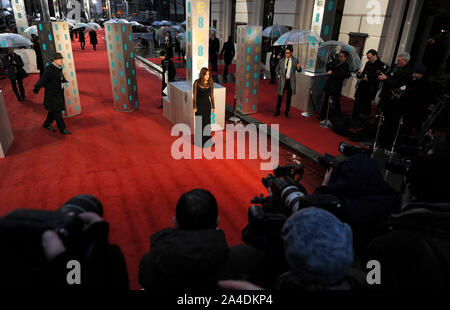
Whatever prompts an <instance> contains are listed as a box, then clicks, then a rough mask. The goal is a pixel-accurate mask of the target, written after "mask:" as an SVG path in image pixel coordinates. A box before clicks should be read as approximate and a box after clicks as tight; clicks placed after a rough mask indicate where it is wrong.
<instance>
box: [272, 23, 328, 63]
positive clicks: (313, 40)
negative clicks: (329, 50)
mask: <svg viewBox="0 0 450 310" xmlns="http://www.w3.org/2000/svg"><path fill="white" fill-rule="evenodd" d="M322 42H323V40H322V38H321V37H320V36H318V35H317V34H315V33H314V32H312V31H311V30H299V29H293V30H291V31H289V32H286V33H285V34H283V35H282V36H281V37H279V38H278V39H277V40H276V41H275V43H274V44H273V45H297V55H298V57H299V59H300V45H307V44H311V45H312V46H316V44H317V45H319V44H320V43H322ZM305 61H306V59H305Z"/></svg>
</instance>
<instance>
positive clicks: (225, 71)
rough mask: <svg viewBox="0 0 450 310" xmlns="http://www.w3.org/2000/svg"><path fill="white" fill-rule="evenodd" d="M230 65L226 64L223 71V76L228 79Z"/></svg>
mask: <svg viewBox="0 0 450 310" xmlns="http://www.w3.org/2000/svg"><path fill="white" fill-rule="evenodd" d="M229 65H230V64H229V63H228V62H225V70H224V71H223V76H224V77H226V76H227V75H228V66H229Z"/></svg>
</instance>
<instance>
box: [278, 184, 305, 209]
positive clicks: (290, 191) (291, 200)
mask: <svg viewBox="0 0 450 310" xmlns="http://www.w3.org/2000/svg"><path fill="white" fill-rule="evenodd" d="M304 196H305V194H304V193H302V192H301V191H300V190H299V189H298V187H296V186H293V185H290V186H286V187H285V188H284V189H283V191H282V192H281V201H283V202H284V205H285V206H286V208H287V209H288V210H290V211H291V213H295V212H297V211H298V210H299V208H300V199H301V198H302V197H304Z"/></svg>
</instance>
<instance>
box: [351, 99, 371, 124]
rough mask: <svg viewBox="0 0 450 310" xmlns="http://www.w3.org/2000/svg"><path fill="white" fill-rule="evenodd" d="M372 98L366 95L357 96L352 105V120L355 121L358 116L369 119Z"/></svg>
mask: <svg viewBox="0 0 450 310" xmlns="http://www.w3.org/2000/svg"><path fill="white" fill-rule="evenodd" d="M371 104H372V98H371V96H370V95H367V94H358V95H357V96H356V97H355V102H354V104H353V113H352V118H353V119H357V118H358V117H359V116H360V115H364V116H365V117H366V118H369V116H370V112H371Z"/></svg>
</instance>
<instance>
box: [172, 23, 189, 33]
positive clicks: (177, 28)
mask: <svg viewBox="0 0 450 310" xmlns="http://www.w3.org/2000/svg"><path fill="white" fill-rule="evenodd" d="M170 27H171V28H172V29H174V30H175V31H178V32H186V30H185V29H184V28H183V27H181V26H180V25H173V26H170Z"/></svg>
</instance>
